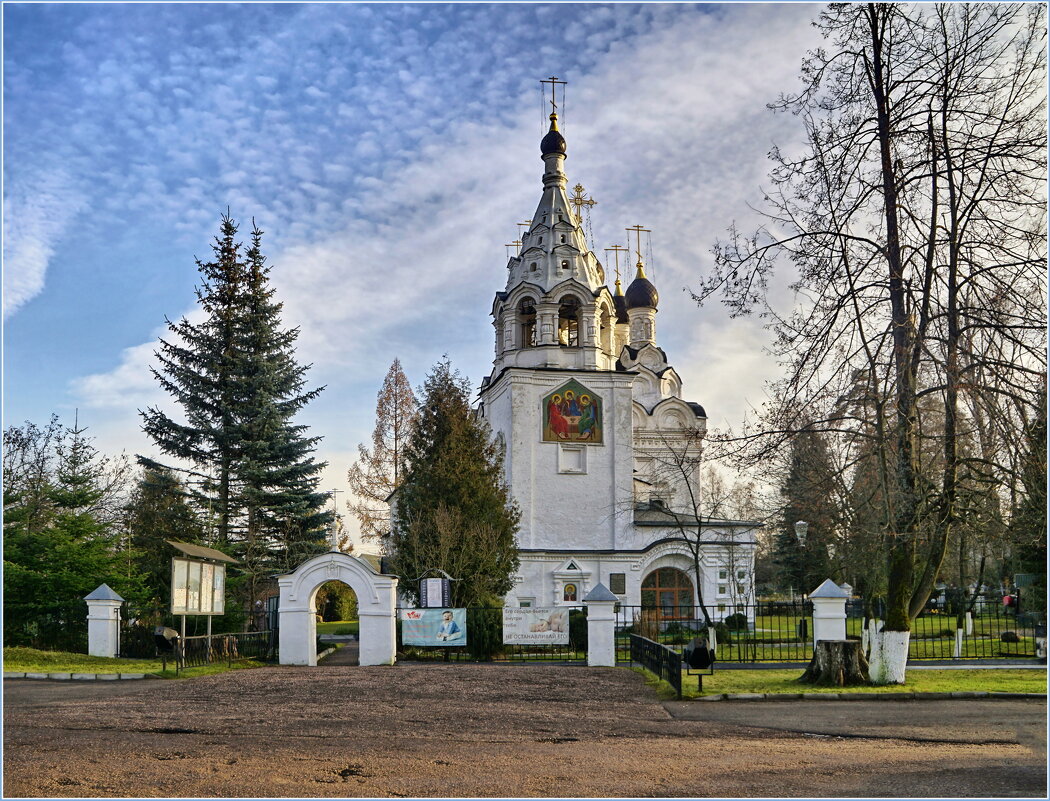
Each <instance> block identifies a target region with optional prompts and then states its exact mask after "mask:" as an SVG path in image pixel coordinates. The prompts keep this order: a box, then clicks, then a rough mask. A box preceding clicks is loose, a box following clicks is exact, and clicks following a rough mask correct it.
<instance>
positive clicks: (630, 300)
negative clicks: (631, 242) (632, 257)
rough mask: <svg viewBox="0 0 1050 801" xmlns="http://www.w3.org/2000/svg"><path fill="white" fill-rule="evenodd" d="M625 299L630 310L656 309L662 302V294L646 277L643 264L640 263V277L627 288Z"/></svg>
mask: <svg viewBox="0 0 1050 801" xmlns="http://www.w3.org/2000/svg"><path fill="white" fill-rule="evenodd" d="M624 299H625V300H626V301H627V308H628V309H645V308H649V309H655V308H656V304H657V303H659V302H660V294H659V293H658V292H657V291H656V287H655V286H653V285H652V283H650V281H649V279H648V278H646V277H645V270H643V269H642V263H641V262H638V277H637V278H635V279H634V280H633V281H631V285H630V286H629V287H627V292H626V294H625V295H624Z"/></svg>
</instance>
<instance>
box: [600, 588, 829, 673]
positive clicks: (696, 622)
mask: <svg viewBox="0 0 1050 801" xmlns="http://www.w3.org/2000/svg"><path fill="white" fill-rule="evenodd" d="M707 612H708V616H709V617H710V623H711V626H710V628H711V629H713V630H714V631H713V632H709V631H708V628H709V627H708V625H707V618H705V616H704V611H703V609H701V608H700V607H698V606H697V607H693V606H675V607H661V608H653V607H642V606H622V605H621V606H620V607H618V609H617V612H616V654H617V661H618V662H628V661H630V637H631V635H638V636H641V637H644V638H646V639H648V640H652V641H653V642H656V643H659V644H661V645H667V646H671V647H677V648H682V647H684V646H685V645H686V644H687V643H688V642H689V641H690V640H692V639H693V638H695V637H707V636H708V635H709V633H713V634H714V638H713V639H714V641H715V644H716V645H715V647H716V654H717V658H718V661H719V662H808V661H809V660H810V659H811V658H812V656H813V631H812V623H813V621H812V616H813V605H812V604H811V603H809V602H808V601H801V600H796V601H760V602H758V603H756V604H748V605H737V606H734V607H733V609H732V610H730V609H727V608H722V609H719V608H718V607H717V606H714V607H711V608H708V610H707Z"/></svg>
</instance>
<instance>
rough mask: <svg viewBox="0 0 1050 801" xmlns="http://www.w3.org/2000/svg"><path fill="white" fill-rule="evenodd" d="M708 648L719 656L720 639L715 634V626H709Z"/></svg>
mask: <svg viewBox="0 0 1050 801" xmlns="http://www.w3.org/2000/svg"><path fill="white" fill-rule="evenodd" d="M707 647H708V648H710V649H711V653H712V654H716V655H717V652H718V637H717V636H716V634H715V627H714V626H708V627H707Z"/></svg>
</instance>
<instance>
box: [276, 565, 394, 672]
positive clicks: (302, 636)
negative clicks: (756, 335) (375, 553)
mask: <svg viewBox="0 0 1050 801" xmlns="http://www.w3.org/2000/svg"><path fill="white" fill-rule="evenodd" d="M326 581H342V582H343V583H344V584H347V585H349V586H350V589H352V590H353V591H354V593H355V594H356V595H357V613H358V618H359V619H360V621H361V622H360V626H361V627H360V634H359V635H358V636H359V639H360V646H361V651H360V664H362V665H392V664H394V659H395V657H396V653H397V629H396V623H395V614H396V612H395V607H396V606H397V577H396V576H384V575H382V574H381V573H377V572H376V571H375V569H374V568H373V567H372V566H371V565H370V564H368V562H366V561H365V560H364V559H359V558H358V557H356V556H350V555H348V554H345V553H340V552H338V551H330V552H328V553H326V554H321V555H320V556H315V557H313V558H312V559H308V560H307V561H305V562H303V563H302V564H301V565H299V567H297V568H296V569H295V570H294V571H293V572H292V573H288V574H287V575H284V576H278V577H277V586H278V587H280V591H281V600H280V606H278V607H277V610H278V614H279V615H280V623H279V629H278V631H279V634H280V663H281V664H282V665H311V666H312V665H316V664H317V648H316V641H317V617H316V613H315V611H314V599H315V598H316V596H317V590H318V588H319V587H320V586H321V585H322V584H324V583H325V582H326Z"/></svg>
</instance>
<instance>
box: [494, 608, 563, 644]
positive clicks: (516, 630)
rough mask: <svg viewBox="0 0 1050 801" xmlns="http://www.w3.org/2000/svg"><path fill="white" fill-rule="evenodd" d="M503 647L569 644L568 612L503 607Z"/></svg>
mask: <svg viewBox="0 0 1050 801" xmlns="http://www.w3.org/2000/svg"><path fill="white" fill-rule="evenodd" d="M503 642H504V644H505V645H540V644H544V643H550V644H554V645H568V644H569V610H568V609H566V608H564V607H553V608H550V609H540V608H537V607H534V606H523V607H513V606H505V607H503Z"/></svg>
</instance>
